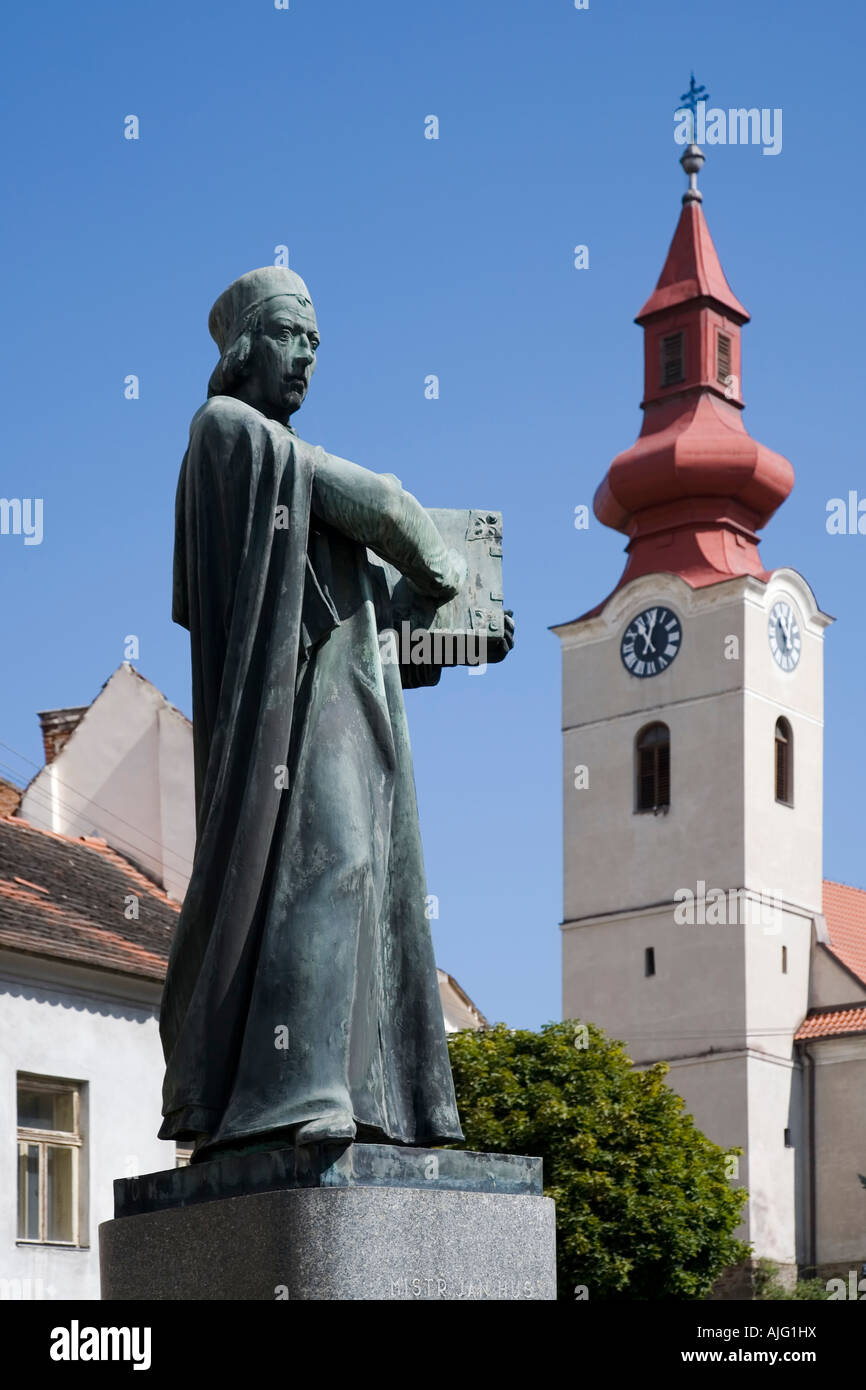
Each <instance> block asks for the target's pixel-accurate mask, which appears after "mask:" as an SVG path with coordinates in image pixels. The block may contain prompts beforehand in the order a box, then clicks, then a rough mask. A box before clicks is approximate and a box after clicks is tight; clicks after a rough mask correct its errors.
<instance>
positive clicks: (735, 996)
mask: <svg viewBox="0 0 866 1390" xmlns="http://www.w3.org/2000/svg"><path fill="white" fill-rule="evenodd" d="M703 162H704V156H703V154H702V153H701V151H700V149H699V148H698V147H697V146H696V145H690V146H689V147H688V149H687V150H686V152H685V154H684V155H683V158H682V160H681V163H682V165H683V168H684V169H685V171H686V173H687V175H688V176H689V188H688V190H687V192H686V193H685V195H684V197H683V208H682V213H681V215H680V219H679V223H678V225H677V228H676V231H675V233H674V238H673V241H672V243H671V246H670V250H669V252H668V256H667V260H666V261H665V264H664V268H663V270H662V273H661V276H660V277H659V281H658V284H657V285H656V287H655V290H654V291H653V293H652V294H651V295H650V297H649V299H648V300H647V302H646V304H645V305H644V306H643V308H642V309H641V311H640V313H639V314H638V316H637V320H636V321H637V323H638V324H639V325H640V327H641V329H642V330H643V335H644V356H645V377H644V393H643V401H642V403H641V408H642V410H643V426H642V429H641V432H640V436H639V438H638V440H637V442H636V443H635V444H634V445H632V447H631V448H629V449H626V450H625V452H624V453H621V454H619V455H618V456H617V458H615V459H614V461H613V463H612V464H611V465H610V468H609V469H608V472H607V476H606V477H605V478H604V480H603V482H602V483H601V486H600V487H599V489H598V491H597V493H596V496H595V502H594V510H595V514H596V516H597V517H598V519H599V521H601V522H603V523H604V524H605V525H606V526H610V527H612V528H613V529H614V530H617V531H621V532H622V533H623V534H624V535H626V536H627V537H628V544H627V546H626V552H627V556H628V560H627V564H626V567H625V571H624V573H623V575H622V577H621V578H620V580H619V583H618V584H617V585H616V587H615V588H614V589H613V591H612V593H610V594H609V596H608V597H607V598H606V599H605V600H604V601H603V602H602V603H599V604H598V605H597V607H595V608H593V609H592V610H590V611H589V612H588V613H585V614H583V616H582V617H580V618H576V619H575V620H574V621H573V622H568V623H563V624H560V625H558V626H556V627H555V628H554V631H555V632H556V633H557V635H558V636H559V638H560V640H561V643H562V655H563V715H562V726H563V787H564V849H565V856H564V864H565V884H564V912H563V923H562V934H563V935H562V940H563V1012H564V1016H565V1017H566V1018H583V1019H587V1020H589V1021H592V1022H595V1023H598V1024H600V1025H601V1026H602V1027H603V1028H605V1029H606V1030H607V1031H608V1033H609V1034H611V1035H612V1036H613V1037H617V1038H620V1039H623V1040H624V1041H625V1042H626V1043H627V1044H628V1046H629V1050H630V1053H631V1056H632V1057H633V1058H634V1061H635V1063H636V1064H637V1065H641V1064H648V1063H651V1062H654V1061H658V1060H665V1061H668V1062H670V1064H671V1071H670V1073H669V1076H668V1082H669V1084H670V1085H671V1086H672V1087H673V1088H674V1089H675V1090H676V1091H678V1092H679V1093H680V1094H681V1095H682V1096H683V1097H684V1099H685V1102H686V1108H687V1110H688V1111H689V1112H690V1113H691V1114H692V1115H693V1116H694V1118H695V1121H696V1123H697V1125H698V1127H699V1128H700V1129H701V1130H703V1131H704V1133H705V1134H707V1135H708V1136H709V1137H710V1138H711V1139H713V1140H714V1141H715V1142H717V1143H719V1144H721V1145H723V1146H724V1147H725V1148H726V1149H733V1148H737V1147H739V1148H742V1150H743V1154H742V1156H741V1157H740V1158H739V1160H738V1163H737V1164H734V1162H733V1161H732V1163H731V1167H732V1170H735V1174H734V1179H733V1180H734V1181H735V1182H737V1183H740V1184H743V1185H745V1186H746V1187H747V1188H748V1190H749V1194H750V1196H749V1204H748V1207H747V1208H746V1211H745V1220H744V1225H743V1227H742V1230H741V1234H742V1235H743V1238H744V1239H747V1240H749V1241H751V1242H752V1244H753V1246H754V1252H755V1256H756V1257H761V1256H764V1257H767V1258H770V1259H773V1260H774V1261H776V1262H777V1263H778V1264H779V1265H780V1266H782V1267H783V1268H785V1269H786V1270H787V1271H790V1270H792V1268H793V1266H794V1265H795V1264H796V1262H797V1260H798V1256H799V1258H800V1259H801V1260H802V1259H803V1253H802V1249H801V1248H800V1249H798V1245H801V1238H800V1237H799V1235H798V1232H800V1229H801V1225H802V1219H801V1218H800V1217H798V1210H799V1208H800V1207H801V1205H802V1201H803V1200H804V1199H803V1196H802V1190H801V1189H802V1173H803V1169H802V1153H801V1146H802V1143H803V1120H802V1105H801V1095H800V1076H799V1071H798V1064H797V1061H796V1058H795V1051H794V1046H793V1042H794V1034H795V1031H796V1030H797V1028H798V1026H799V1024H800V1022H801V1020H802V1019H803V1016H804V1014H805V1013H806V1011H807V1007H808V1001H809V962H810V950H811V947H812V941H813V936H814V934H815V933H816V931H820V923H821V918H820V914H821V910H822V864H821V823H822V744H823V737H822V729H823V635H824V628H825V627H826V626H827V624H828V623H829V622H830V621H831V619H830V618H828V617H827V615H825V614H824V613H822V612H821V610H820V609H819V607H818V605H817V602H816V600H815V597H814V595H813V593H812V591H811V589H810V587H809V585H808V584H807V582H806V581H805V580H804V579H803V578H802V576H801V575H800V574H798V573H797V572H796V571H795V570H793V569H787V568H786V569H777V570H774V571H768V570H766V569H765V568H764V566H763V563H762V559H761V555H760V553H759V539H758V534H757V533H758V532H759V531H760V530H761V529H762V528H763V527H764V526H765V525H766V524H767V522H768V521H769V520H770V518H771V517H772V515H773V513H774V512H775V511H776V510H777V508H778V507H779V506H780V505H781V504H782V502H784V500H785V498H786V497H787V496H788V494H789V492H790V491H791V488H792V486H793V481H794V475H793V469H792V468H791V465H790V464H789V463H788V461H787V459H784V458H782V457H781V455H779V454H776V453H774V452H773V451H772V450H770V449H768V448H766V447H765V446H764V445H762V444H759V443H757V442H756V441H755V440H754V439H752V438H751V436H750V435H749V434H748V432H747V431H746V428H745V425H744V423H743V396H742V370H741V351H740V335H741V331H742V329H743V326H744V325H745V324H746V323H747V322H748V318H749V316H748V314H747V312H746V310H745V308H744V307H743V305H742V304H741V303H740V301H739V300H738V299H737V298H736V296H735V295H734V294H733V292H732V291H731V288H730V286H729V285H728V282H727V280H726V279H725V275H724V272H723V271H722V267H721V264H720V262H719V258H718V255H717V253H716V249H715V247H714V245H713V242H712V239H711V237H710V233H709V230H708V227H707V223H706V221H705V218H704V214H703V210H702V205H701V204H702V197H701V193H700V191H699V190H698V188H697V175H698V173H699V171H700V168H701V165H702V164H703Z"/></svg>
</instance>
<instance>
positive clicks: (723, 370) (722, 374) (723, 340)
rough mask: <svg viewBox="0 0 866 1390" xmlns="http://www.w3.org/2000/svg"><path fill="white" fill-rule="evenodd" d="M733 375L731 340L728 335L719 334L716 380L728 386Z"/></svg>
mask: <svg viewBox="0 0 866 1390" xmlns="http://www.w3.org/2000/svg"><path fill="white" fill-rule="evenodd" d="M730 375H731V340H730V338H729V337H728V335H727V333H719V334H718V336H717V338H716V380H717V381H720V382H721V383H722V385H723V386H725V385H727V381H728V377H729V376H730Z"/></svg>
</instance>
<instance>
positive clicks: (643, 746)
mask: <svg viewBox="0 0 866 1390" xmlns="http://www.w3.org/2000/svg"><path fill="white" fill-rule="evenodd" d="M635 781H636V784H637V785H636V795H635V802H636V805H635V810H637V811H662V810H666V809H667V807H668V806H670V804H671V735H670V730H669V728H668V726H667V724H648V725H647V726H646V728H645V729H641V731H640V733H639V734H638V736H637V738H636V739H635Z"/></svg>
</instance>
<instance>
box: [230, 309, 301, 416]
mask: <svg viewBox="0 0 866 1390" xmlns="http://www.w3.org/2000/svg"><path fill="white" fill-rule="evenodd" d="M318 346H319V334H318V330H317V327H316V315H315V312H314V311H313V308H312V305H304V304H301V303H300V301H299V300H297V299H295V298H293V297H292V296H290V295H286V296H285V297H282V296H281V297H280V298H279V299H271V300H269V301H268V302H267V303H266V304H264V305H263V306H262V325H261V329H260V331H259V332H258V333H257V334H256V335H255V338H254V340H253V345H252V350H251V352H250V357H249V361H248V363H247V369H246V372H245V373H244V378H245V379H244V385H245V386H246V388H247V391H249V392H250V394H252V395H253V396H255V397H256V399H257V402H258V403H259V409H260V410H262V411H263V412H264V413H265V414H266V415H269V416H270V417H271V418H272V419H274V420H283V421H286V420H288V418H289V416H290V415H293V414H294V413H295V411H296V410H297V409H298V407H299V406H300V405H301V403H302V401H303V399H304V397H305V396H306V394H307V387H308V386H309V384H310V377H311V376H312V375H313V372H314V370H315V366H316V349H317V348H318Z"/></svg>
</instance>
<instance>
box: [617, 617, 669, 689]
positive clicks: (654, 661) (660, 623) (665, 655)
mask: <svg viewBox="0 0 866 1390" xmlns="http://www.w3.org/2000/svg"><path fill="white" fill-rule="evenodd" d="M682 640H683V630H682V627H681V626H680V620H679V618H678V617H677V616H676V614H675V613H672V612H671V610H670V609H669V608H645V609H644V611H643V612H642V613H638V615H637V617H636V618H632V620H631V622H630V623H629V625H628V627H627V628H626V630H625V633H624V634H623V639H622V642H621V643H620V648H619V654H620V656H621V657H622V664H623V666H624V667H625V668H626V670H627V671H628V672H629V673H630V674H631V675H632V676H638V677H640V678H641V679H646V677H647V676H657V675H659V674H660V673H661V672H662V671H666V670H667V668H668V666H670V664H671V662H672V661H674V660H675V659H676V656H677V653H678V651H679V649H680V645H681V643H682Z"/></svg>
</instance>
